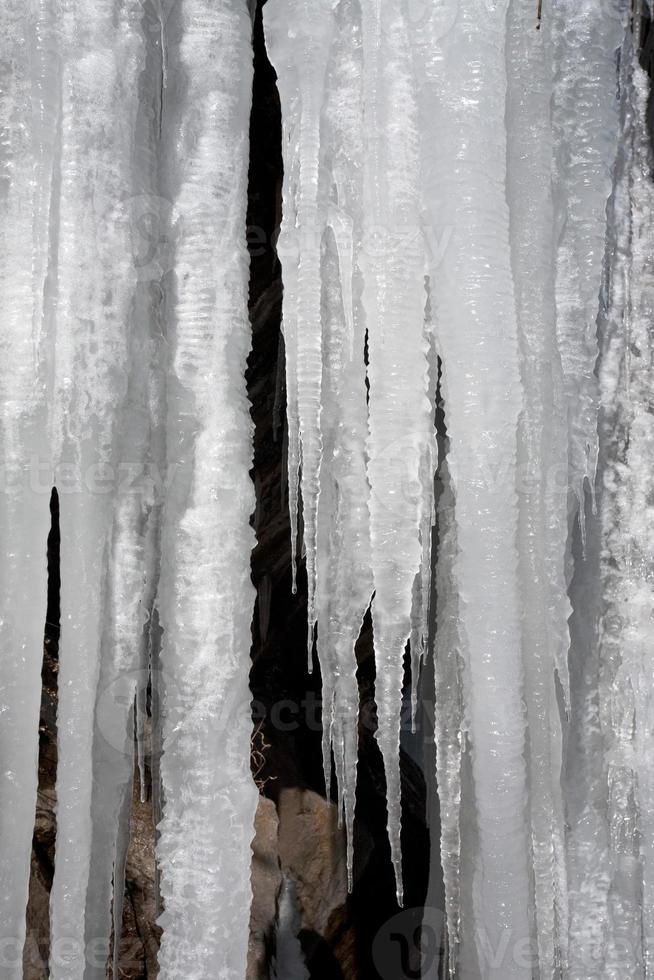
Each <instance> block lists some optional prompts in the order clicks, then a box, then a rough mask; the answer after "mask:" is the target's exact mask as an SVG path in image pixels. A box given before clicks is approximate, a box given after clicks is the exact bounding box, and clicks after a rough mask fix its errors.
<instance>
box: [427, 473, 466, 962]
mask: <svg viewBox="0 0 654 980" xmlns="http://www.w3.org/2000/svg"><path fill="white" fill-rule="evenodd" d="M439 479H440V481H441V484H442V490H441V495H440V499H439V504H438V535H439V548H438V564H437V566H436V568H437V571H436V594H437V597H438V599H437V619H436V638H435V648H434V676H435V688H434V693H435V705H434V726H435V732H434V733H435V739H436V778H437V785H438V799H439V804H440V824H441V841H440V850H441V864H442V868H443V879H444V885H445V912H446V916H447V933H448V943H449V970H450V973H451V974H452V975H454V974H455V971H456V968H457V965H458V952H459V944H460V941H461V934H460V924H461V910H460V905H461V886H460V875H461V843H462V842H461V826H460V808H461V765H462V758H461V753H462V742H463V737H464V736H463V730H464V728H465V721H464V713H463V676H462V666H463V664H462V652H461V640H460V637H459V630H458V617H459V603H458V597H457V594H456V589H455V587H454V579H453V571H454V560H455V557H456V552H457V546H456V521H455V512H454V506H455V503H454V497H453V494H452V489H451V484H450V477H449V473H448V467H447V459H446V458H443V460H442V462H441V465H440V467H439Z"/></svg>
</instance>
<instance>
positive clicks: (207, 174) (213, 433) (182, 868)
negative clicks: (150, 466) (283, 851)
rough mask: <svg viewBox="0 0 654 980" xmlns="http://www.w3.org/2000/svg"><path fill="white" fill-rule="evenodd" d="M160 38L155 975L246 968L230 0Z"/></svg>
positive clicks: (237, 138) (199, 6)
mask: <svg viewBox="0 0 654 980" xmlns="http://www.w3.org/2000/svg"><path fill="white" fill-rule="evenodd" d="M175 17H176V18H177V19H176V23H175V30H174V31H172V30H171V32H170V33H171V35H172V38H171V37H169V43H168V88H167V90H166V101H165V105H164V126H163V153H162V156H163V159H164V160H166V161H167V168H166V175H165V177H166V185H167V187H168V188H169V190H168V193H169V194H170V196H171V199H172V200H173V203H174V213H175V214H176V215H178V216H179V220H178V226H177V232H178V234H177V240H176V248H175V255H174V275H175V289H174V308H173V310H172V312H171V320H170V324H169V338H168V339H169V343H170V350H171V360H170V373H169V377H168V386H167V387H168V390H167V395H168V399H167V401H168V404H167V408H168V414H167V449H166V452H167V470H168V472H169V473H170V474H172V473H174V484H173V485H172V486H171V487H170V488H169V490H168V493H167V496H166V501H165V506H164V517H163V533H162V558H161V580H160V587H159V592H158V597H157V608H158V611H159V616H160V619H161V626H162V629H163V644H162V651H161V657H160V660H161V667H162V675H163V676H162V677H161V678H160V685H159V693H160V695H161V696H162V698H163V701H162V705H161V712H162V726H163V756H162V759H161V781H162V785H163V795H164V811H163V819H162V822H161V824H160V828H159V829H160V838H159V842H158V847H157V857H158V862H159V865H160V868H161V897H162V899H163V906H164V912H163V914H162V916H161V917H160V919H159V922H160V924H161V926H162V928H163V938H162V944H161V950H160V953H159V965H160V977H161V980H173V978H178V977H184V980H205V978H206V977H208V976H213V975H217V974H220V975H221V976H222V977H224V978H225V980H241V978H242V977H243V976H244V975H245V968H246V958H247V946H248V921H249V914H248V913H249V907H250V902H251V889H250V857H251V851H250V843H251V840H252V836H253V825H254V814H255V810H256V805H257V790H256V787H255V785H254V782H253V780H252V777H251V772H250V734H251V727H252V722H251V711H250V693H249V689H248V675H249V668H250V658H249V650H250V645H251V633H250V624H251V620H252V614H253V609H254V589H253V587H252V584H251V581H250V552H251V550H252V546H253V543H254V540H253V538H254V535H253V532H252V529H251V528H250V526H249V516H250V514H251V513H252V511H253V510H254V504H255V501H254V493H253V487H252V483H251V481H250V478H249V475H248V470H249V468H250V466H251V461H252V446H251V439H252V425H251V420H250V416H249V411H248V407H249V406H248V402H247V397H246V388H245V381H244V373H245V367H246V358H247V354H248V351H249V348H250V328H249V324H248V319H247V295H248V259H247V249H246V241H245V234H244V229H245V212H246V202H247V169H248V168H247V160H248V135H247V134H248V118H249V111H250V99H251V82H252V69H251V65H252V50H251V40H250V39H251V22H250V16H249V11H248V4H247V3H246V2H245V0H226V2H224V3H222V4H220V5H216V4H215V3H214V2H213V0H182V2H180V3H178V4H177V6H176V10H175Z"/></svg>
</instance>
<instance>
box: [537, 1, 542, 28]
mask: <svg viewBox="0 0 654 980" xmlns="http://www.w3.org/2000/svg"><path fill="white" fill-rule="evenodd" d="M542 19H543V0H538V13H537V14H536V30H537V31H539V30H540V23H541V21H542Z"/></svg>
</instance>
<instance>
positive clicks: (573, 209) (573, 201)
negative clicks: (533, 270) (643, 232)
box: [550, 0, 627, 529]
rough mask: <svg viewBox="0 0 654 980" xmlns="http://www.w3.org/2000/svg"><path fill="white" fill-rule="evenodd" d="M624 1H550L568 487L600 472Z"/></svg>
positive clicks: (580, 488) (580, 490)
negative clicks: (600, 369) (605, 284)
mask: <svg viewBox="0 0 654 980" xmlns="http://www.w3.org/2000/svg"><path fill="white" fill-rule="evenodd" d="M626 8H627V3H626V2H625V0H581V2H577V0H552V5H551V11H550V16H551V20H552V33H553V39H554V68H555V77H554V86H553V99H552V121H553V128H554V206H555V222H556V224H555V230H556V238H555V241H556V243H557V272H556V309H557V333H558V337H559V347H560V351H561V360H562V363H563V373H564V382H565V394H566V400H567V410H568V430H569V446H570V448H569V459H570V488H571V490H572V491H573V492H574V493H575V494H576V496H577V499H578V500H579V502H580V505H581V518H580V519H581V522H582V529H583V523H584V521H583V516H584V515H583V497H584V481H585V480H588V482H589V484H590V489H591V491H592V492H594V486H595V470H596V467H597V408H598V392H597V378H596V376H595V364H596V361H597V357H598V346H597V315H598V297H599V291H600V286H601V279H602V264H603V260H604V244H605V235H606V203H607V200H608V197H609V194H610V192H611V171H612V167H613V164H614V161H615V156H616V151H617V135H618V128H617V127H618V116H617V99H616V87H617V74H616V60H617V52H618V49H619V48H620V45H621V44H622V38H623V36H624V24H625V16H626Z"/></svg>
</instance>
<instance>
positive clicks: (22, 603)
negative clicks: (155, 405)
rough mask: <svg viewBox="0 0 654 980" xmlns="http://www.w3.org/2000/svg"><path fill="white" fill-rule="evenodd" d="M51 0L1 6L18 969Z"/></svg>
mask: <svg viewBox="0 0 654 980" xmlns="http://www.w3.org/2000/svg"><path fill="white" fill-rule="evenodd" d="M54 6H55V5H54V4H51V3H48V2H41V3H38V4H32V5H28V4H26V3H25V2H24V0H8V2H6V3H4V4H3V6H2V12H1V14H0V19H1V28H2V29H1V30H0V132H1V133H2V141H1V143H0V308H1V309H2V334H1V336H0V399H1V402H2V412H1V413H0V458H1V459H2V486H1V487H0V542H1V544H0V547H1V553H0V655H1V657H2V672H1V677H0V759H1V760H2V762H1V765H0V947H1V948H2V950H3V966H2V968H1V973H2V977H3V980H19V978H20V977H21V976H22V952H23V943H24V939H25V907H26V904H27V894H28V881H29V874H30V855H31V846H32V831H33V827H34V814H35V805H36V788H37V754H38V727H39V708H40V691H41V679H40V675H41V663H42V660H43V628H44V622H45V609H46V604H47V594H46V593H47V566H46V541H47V535H48V530H49V525H50V519H49V513H48V500H49V496H50V491H51V487H52V464H51V456H50V447H49V444H48V439H47V416H46V398H47V392H48V386H49V383H50V380H51V363H50V360H49V357H48V354H49V349H50V343H51V318H50V313H51V293H50V288H49V286H50V281H49V266H50V240H49V231H50V223H51V218H52V215H53V212H54V211H55V208H56V195H53V193H52V191H53V186H54V184H55V174H56V166H55V156H56V152H55V148H56V140H57V123H58V111H57V110H58V99H59V85H60V82H59V65H58V59H57V45H56V34H55V29H54V25H55V10H54V9H53V8H54Z"/></svg>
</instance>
